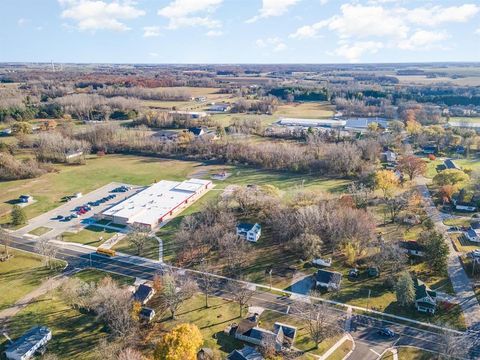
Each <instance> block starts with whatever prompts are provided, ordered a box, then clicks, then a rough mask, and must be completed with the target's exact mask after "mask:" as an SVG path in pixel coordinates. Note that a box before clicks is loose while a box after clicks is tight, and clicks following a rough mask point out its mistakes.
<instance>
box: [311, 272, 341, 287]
mask: <svg viewBox="0 0 480 360" xmlns="http://www.w3.org/2000/svg"><path fill="white" fill-rule="evenodd" d="M341 282H342V274H341V273H339V272H336V271H329V270H324V269H320V270H318V271H317V273H316V274H315V286H316V287H321V288H325V289H327V290H339V289H340V283H341Z"/></svg>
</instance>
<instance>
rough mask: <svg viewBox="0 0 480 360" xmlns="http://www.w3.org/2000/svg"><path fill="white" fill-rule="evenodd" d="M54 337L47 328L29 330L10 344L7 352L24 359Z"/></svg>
mask: <svg viewBox="0 0 480 360" xmlns="http://www.w3.org/2000/svg"><path fill="white" fill-rule="evenodd" d="M51 335H52V332H51V331H50V329H49V328H48V327H46V326H35V327H33V328H31V329H30V330H28V331H27V332H26V333H25V334H23V335H22V336H21V337H19V338H18V339H17V340H15V341H14V342H13V343H12V344H10V345H9V346H8V347H7V349H6V351H7V352H8V353H10V354H15V355H17V357H23V356H24V355H25V354H27V353H28V352H29V351H30V350H31V349H32V348H34V347H36V346H37V345H38V343H40V342H43V341H45V339H46V338H49V337H50V336H51Z"/></svg>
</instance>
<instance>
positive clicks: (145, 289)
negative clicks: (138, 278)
mask: <svg viewBox="0 0 480 360" xmlns="http://www.w3.org/2000/svg"><path fill="white" fill-rule="evenodd" d="M153 291H154V290H153V288H151V287H150V286H148V285H145V284H141V285H140V286H139V287H138V289H137V291H135V294H133V297H134V299H135V300H137V301H140V302H143V301H145V300H146V299H147V298H148V297H149V296H150V294H151V293H152V292H153Z"/></svg>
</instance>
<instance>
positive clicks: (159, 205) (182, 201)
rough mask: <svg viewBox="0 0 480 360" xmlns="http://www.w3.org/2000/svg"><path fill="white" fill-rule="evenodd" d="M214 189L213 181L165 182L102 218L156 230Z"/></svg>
mask: <svg viewBox="0 0 480 360" xmlns="http://www.w3.org/2000/svg"><path fill="white" fill-rule="evenodd" d="M211 187H212V182H211V181H209V180H201V179H190V180H185V181H183V182H176V181H167V180H162V181H160V182H158V183H155V184H153V185H151V186H149V187H147V188H145V189H144V190H141V191H139V192H138V193H136V194H134V195H132V196H131V197H129V198H127V199H125V200H124V201H122V202H120V203H118V204H116V205H114V206H112V207H111V208H109V209H107V210H105V211H104V212H102V213H101V214H100V215H99V217H100V218H102V219H105V220H110V221H112V222H113V223H115V224H120V225H126V226H139V227H144V228H147V229H149V230H151V229H154V228H155V227H157V226H158V225H160V224H161V223H162V222H163V221H165V220H167V219H169V218H171V217H172V216H174V215H175V214H177V213H178V212H180V211H181V210H183V209H184V208H185V207H187V206H189V205H190V204H191V203H192V202H194V201H195V200H197V199H198V198H199V197H200V196H202V195H203V194H204V193H205V192H206V191H208V190H209V189H210V188H211Z"/></svg>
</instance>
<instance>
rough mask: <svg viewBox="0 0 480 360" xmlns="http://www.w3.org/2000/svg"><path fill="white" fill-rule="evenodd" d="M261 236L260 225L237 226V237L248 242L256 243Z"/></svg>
mask: <svg viewBox="0 0 480 360" xmlns="http://www.w3.org/2000/svg"><path fill="white" fill-rule="evenodd" d="M261 234H262V227H261V226H260V224H257V223H255V224H250V223H240V224H238V225H237V235H238V236H240V237H242V238H244V239H245V240H248V241H250V242H257V241H258V239H259V238H260V235H261Z"/></svg>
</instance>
